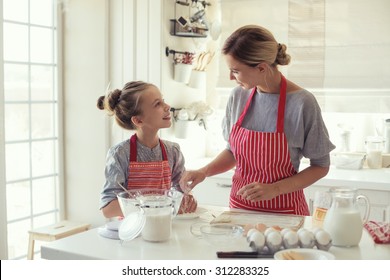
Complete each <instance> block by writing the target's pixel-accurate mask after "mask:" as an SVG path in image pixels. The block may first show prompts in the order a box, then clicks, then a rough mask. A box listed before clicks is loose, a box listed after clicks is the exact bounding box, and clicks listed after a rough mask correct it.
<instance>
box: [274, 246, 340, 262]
mask: <svg viewBox="0 0 390 280" xmlns="http://www.w3.org/2000/svg"><path fill="white" fill-rule="evenodd" d="M274 259H275V260H334V259H335V256H334V255H333V254H331V253H329V252H325V251H321V250H316V249H302V248H297V249H287V250H282V251H279V252H276V253H275V255H274Z"/></svg>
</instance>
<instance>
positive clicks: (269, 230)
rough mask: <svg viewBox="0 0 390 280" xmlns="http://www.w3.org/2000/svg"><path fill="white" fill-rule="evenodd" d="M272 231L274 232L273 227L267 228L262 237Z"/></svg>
mask: <svg viewBox="0 0 390 280" xmlns="http://www.w3.org/2000/svg"><path fill="white" fill-rule="evenodd" d="M274 231H276V229H274V228H273V227H269V228H267V229H266V230H265V231H264V235H265V236H267V235H268V234H270V233H271V232H274Z"/></svg>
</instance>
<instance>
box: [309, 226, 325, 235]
mask: <svg viewBox="0 0 390 280" xmlns="http://www.w3.org/2000/svg"><path fill="white" fill-rule="evenodd" d="M320 230H323V229H322V228H320V227H315V228H313V229H312V230H311V231H312V232H313V234H314V236H315V235H316V233H317V232H318V231H320Z"/></svg>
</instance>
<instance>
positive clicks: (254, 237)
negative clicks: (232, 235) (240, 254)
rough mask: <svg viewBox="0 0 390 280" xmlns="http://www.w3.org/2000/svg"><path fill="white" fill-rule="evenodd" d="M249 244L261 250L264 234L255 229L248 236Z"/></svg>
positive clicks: (263, 243)
mask: <svg viewBox="0 0 390 280" xmlns="http://www.w3.org/2000/svg"><path fill="white" fill-rule="evenodd" d="M248 242H249V246H250V247H251V248H252V249H254V250H256V251H261V250H263V248H264V245H265V236H264V234H263V233H262V232H260V231H258V230H256V231H253V232H252V233H251V234H250V235H249V236H248Z"/></svg>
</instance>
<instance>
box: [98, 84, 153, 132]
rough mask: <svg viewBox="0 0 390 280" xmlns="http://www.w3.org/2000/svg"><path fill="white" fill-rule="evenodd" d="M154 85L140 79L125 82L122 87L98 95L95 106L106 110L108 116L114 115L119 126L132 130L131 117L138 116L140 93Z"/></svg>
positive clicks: (139, 112) (133, 127)
mask: <svg viewBox="0 0 390 280" xmlns="http://www.w3.org/2000/svg"><path fill="white" fill-rule="evenodd" d="M151 86H154V85H152V84H149V83H145V82H142V81H134V82H129V83H126V84H125V85H124V87H123V89H121V90H120V89H115V90H113V91H110V92H109V93H107V94H106V95H103V96H100V97H99V98H98V100H97V107H98V108H99V109H100V110H107V111H108V114H109V115H110V116H113V115H114V116H115V120H116V122H117V123H118V125H119V126H121V127H122V128H124V129H129V130H134V129H135V128H136V127H135V126H134V124H133V122H132V121H131V118H132V117H133V116H138V115H140V114H141V113H142V112H141V110H140V104H141V98H140V97H141V93H142V92H143V91H144V90H146V89H147V88H148V87H151Z"/></svg>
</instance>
